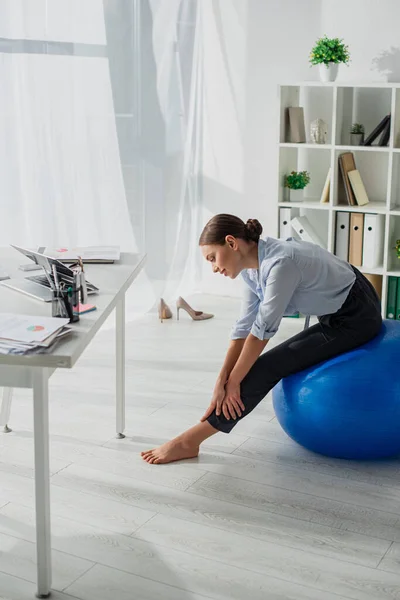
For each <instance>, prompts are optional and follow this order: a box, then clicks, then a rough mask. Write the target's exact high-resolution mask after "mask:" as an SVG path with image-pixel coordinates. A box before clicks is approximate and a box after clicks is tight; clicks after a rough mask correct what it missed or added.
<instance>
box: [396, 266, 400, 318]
mask: <svg viewBox="0 0 400 600" xmlns="http://www.w3.org/2000/svg"><path fill="white" fill-rule="evenodd" d="M396 279H397V282H396V283H397V290H396V291H397V299H396V319H397V321H400V277H396Z"/></svg>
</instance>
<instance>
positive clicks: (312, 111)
mask: <svg viewBox="0 0 400 600" xmlns="http://www.w3.org/2000/svg"><path fill="white" fill-rule="evenodd" d="M279 102H280V121H279V140H278V148H279V168H278V172H279V187H278V189H279V195H278V208H282V207H286V208H287V207H290V208H292V209H294V211H293V215H296V214H297V215H298V214H300V215H302V216H303V215H304V216H307V218H308V219H309V220H310V222H311V224H312V226H313V227H314V228H316V229H317V231H318V235H319V236H320V237H321V238H322V240H325V243H326V248H327V249H328V250H329V251H330V252H333V253H334V252H335V225H336V214H337V212H338V211H346V212H362V213H370V214H377V213H379V214H383V215H385V236H384V249H383V264H382V265H381V266H379V267H378V268H375V269H366V268H363V267H362V266H358V267H357V268H359V269H360V271H363V272H365V273H371V274H375V275H381V276H382V314H383V315H384V316H385V317H386V301H387V288H388V278H389V276H396V277H400V260H399V259H397V256H396V252H395V250H394V249H393V247H394V245H395V241H396V239H398V238H400V83H397V84H396V83H382V84H381V83H376V84H374V83H371V84H346V83H336V82H335V83H319V82H305V83H298V84H288V85H280V86H279ZM294 106H302V107H303V108H304V120H305V127H306V138H307V140H306V143H304V144H293V143H288V142H287V139H288V137H287V136H288V135H289V131H288V130H289V127H288V124H287V108H289V107H294ZM389 113H390V114H391V132H390V140H389V144H388V146H387V147H379V146H374V145H373V146H351V145H349V143H350V127H351V124H352V123H355V122H357V123H363V124H364V126H365V136H366V137H367V136H368V135H369V133H370V132H371V131H372V130H373V129H375V127H376V125H377V124H378V123H379V122H380V121H381V120H382V119H383V118H384V117H385V115H387V114H389ZM316 118H322V119H323V120H324V121H325V122H326V123H327V124H328V139H327V143H326V144H314V143H312V142H311V140H310V124H311V121H313V120H314V119H316ZM379 137H380V136H378V139H379ZM374 143H375V144H376V143H377V140H375V141H374ZM346 151H350V152H353V154H354V158H355V163H356V167H357V169H358V170H359V171H360V174H361V177H362V180H363V182H364V185H365V188H366V191H367V194H368V196H369V199H370V202H369V204H367V205H365V206H348V205H344V204H339V203H338V176H339V164H338V156H339V154H341V153H342V152H346ZM329 167H330V168H331V185H330V197H329V203H327V204H321V203H320V198H321V193H322V189H323V186H324V183H325V179H326V175H327V173H328V169H329ZM292 170H297V171H303V170H306V171H309V172H310V175H311V182H310V184H309V186H307V188H306V189H305V198H304V201H303V202H290V201H289V200H288V197H287V193H288V190H287V188H284V185H283V184H284V177H285V175H286V174H288V173H290V171H292ZM278 214H279V210H278ZM294 235H295V234H294ZM277 236H279V223H278V224H277Z"/></svg>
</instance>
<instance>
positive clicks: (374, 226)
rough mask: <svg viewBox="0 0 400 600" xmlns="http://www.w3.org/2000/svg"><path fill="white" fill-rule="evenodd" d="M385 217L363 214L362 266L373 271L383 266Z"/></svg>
mask: <svg viewBox="0 0 400 600" xmlns="http://www.w3.org/2000/svg"><path fill="white" fill-rule="evenodd" d="M384 231H385V215H372V214H368V213H367V214H365V218H364V236H363V260H362V266H363V267H367V268H371V269H374V268H376V267H381V266H382V265H383V237H384Z"/></svg>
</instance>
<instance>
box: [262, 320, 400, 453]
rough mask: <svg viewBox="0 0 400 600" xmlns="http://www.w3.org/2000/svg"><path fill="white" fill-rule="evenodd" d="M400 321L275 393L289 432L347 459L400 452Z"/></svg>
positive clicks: (292, 379)
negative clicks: (365, 342)
mask: <svg viewBox="0 0 400 600" xmlns="http://www.w3.org/2000/svg"><path fill="white" fill-rule="evenodd" d="M399 356H400V322H398V321H397V322H396V321H389V320H385V321H384V322H383V325H382V330H381V332H380V333H379V334H378V336H377V337H376V338H374V339H373V340H372V341H370V342H368V343H367V344H364V345H363V346H360V347H359V348H356V349H355V350H351V351H350V352H345V353H344V354H341V355H339V356H337V357H335V358H333V359H330V360H327V361H324V362H322V363H319V364H318V365H315V366H313V367H311V368H309V369H305V370H304V371H300V372H299V373H296V374H294V375H290V376H289V377H285V378H284V379H282V381H280V382H279V383H278V385H276V386H275V388H274V390H273V405H274V409H275V414H276V417H277V419H278V421H279V423H280V424H281V426H282V428H283V430H284V431H285V432H286V433H287V434H288V435H289V436H290V437H291V438H292V439H293V440H295V441H296V442H297V443H298V444H300V445H301V446H304V447H305V448H307V449H308V450H312V451H314V452H318V453H320V454H325V455H326V456H332V457H336V458H347V459H378V458H384V457H388V456H394V455H396V454H400V365H399Z"/></svg>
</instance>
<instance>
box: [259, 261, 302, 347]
mask: <svg viewBox="0 0 400 600" xmlns="http://www.w3.org/2000/svg"><path fill="white" fill-rule="evenodd" d="M300 281H301V273H300V271H299V269H298V267H297V265H296V264H295V263H294V262H293V260H292V259H291V258H289V257H284V258H281V259H279V260H277V261H276V263H275V264H274V265H273V266H272V267H271V269H270V270H269V272H268V275H267V278H266V284H265V294H264V299H263V301H262V302H261V303H260V305H259V307H258V310H257V314H256V316H255V319H254V322H253V325H252V327H251V333H252V334H253V335H254V336H255V337H257V338H258V339H260V340H267V339H269V338H271V337H273V336H274V335H275V333H276V332H277V331H278V327H279V324H280V322H281V320H282V317H283V315H284V314H285V312H286V308H287V306H288V305H289V303H290V300H291V298H292V296H293V293H294V291H295V289H296V287H297V286H298V285H299V283H300Z"/></svg>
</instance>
